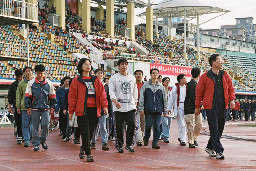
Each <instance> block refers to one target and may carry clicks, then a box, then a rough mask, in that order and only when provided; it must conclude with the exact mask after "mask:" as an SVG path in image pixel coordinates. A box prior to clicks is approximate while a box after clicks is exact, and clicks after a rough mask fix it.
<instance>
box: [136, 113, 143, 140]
mask: <svg viewBox="0 0 256 171" xmlns="http://www.w3.org/2000/svg"><path fill="white" fill-rule="evenodd" d="M135 117H136V143H137V144H138V143H140V142H142V140H143V138H142V135H143V133H142V131H141V127H140V125H141V123H140V113H139V112H138V111H137V112H136V114H135Z"/></svg>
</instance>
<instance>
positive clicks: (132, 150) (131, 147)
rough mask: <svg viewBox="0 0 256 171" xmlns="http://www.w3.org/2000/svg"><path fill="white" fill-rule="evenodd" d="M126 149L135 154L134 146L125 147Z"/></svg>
mask: <svg viewBox="0 0 256 171" xmlns="http://www.w3.org/2000/svg"><path fill="white" fill-rule="evenodd" d="M125 149H126V150H128V151H129V152H131V153H133V152H135V150H134V148H133V146H125Z"/></svg>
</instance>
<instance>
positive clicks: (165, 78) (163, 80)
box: [162, 77, 170, 83]
mask: <svg viewBox="0 0 256 171" xmlns="http://www.w3.org/2000/svg"><path fill="white" fill-rule="evenodd" d="M167 79H169V80H170V78H169V77H164V78H163V79H162V83H164V82H165V80H167Z"/></svg>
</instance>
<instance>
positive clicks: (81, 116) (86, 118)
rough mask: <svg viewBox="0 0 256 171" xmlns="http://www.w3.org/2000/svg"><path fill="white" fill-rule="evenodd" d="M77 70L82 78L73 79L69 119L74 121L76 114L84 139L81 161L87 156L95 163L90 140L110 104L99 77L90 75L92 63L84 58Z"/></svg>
mask: <svg viewBox="0 0 256 171" xmlns="http://www.w3.org/2000/svg"><path fill="white" fill-rule="evenodd" d="M77 69H78V73H79V74H80V76H77V77H76V78H74V79H73V81H72V83H71V86H70V89H69V95H68V100H69V106H68V107H69V119H70V120H71V119H72V116H73V114H74V112H75V114H76V116H77V122H78V126H79V128H80V134H81V137H82V146H81V147H80V153H79V157H80V159H84V158H85V154H86V155H87V161H88V162H93V161H94V159H93V156H92V155H91V149H90V140H91V139H92V135H93V132H94V131H95V129H96V127H97V124H98V117H100V116H101V109H102V108H103V111H104V113H105V114H107V113H108V109H107V108H108V102H107V99H106V93H105V89H104V86H103V84H102V83H101V81H100V80H99V79H98V78H97V77H95V76H92V75H90V71H91V69H92V65H91V61H90V60H89V59H87V58H82V59H81V60H80V61H79V63H78V66H77Z"/></svg>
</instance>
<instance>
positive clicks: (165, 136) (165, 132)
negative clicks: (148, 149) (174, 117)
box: [161, 117, 170, 139]
mask: <svg viewBox="0 0 256 171" xmlns="http://www.w3.org/2000/svg"><path fill="white" fill-rule="evenodd" d="M161 120H162V130H163V133H162V135H161V138H162V139H168V138H169V129H170V127H169V124H168V117H161Z"/></svg>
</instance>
